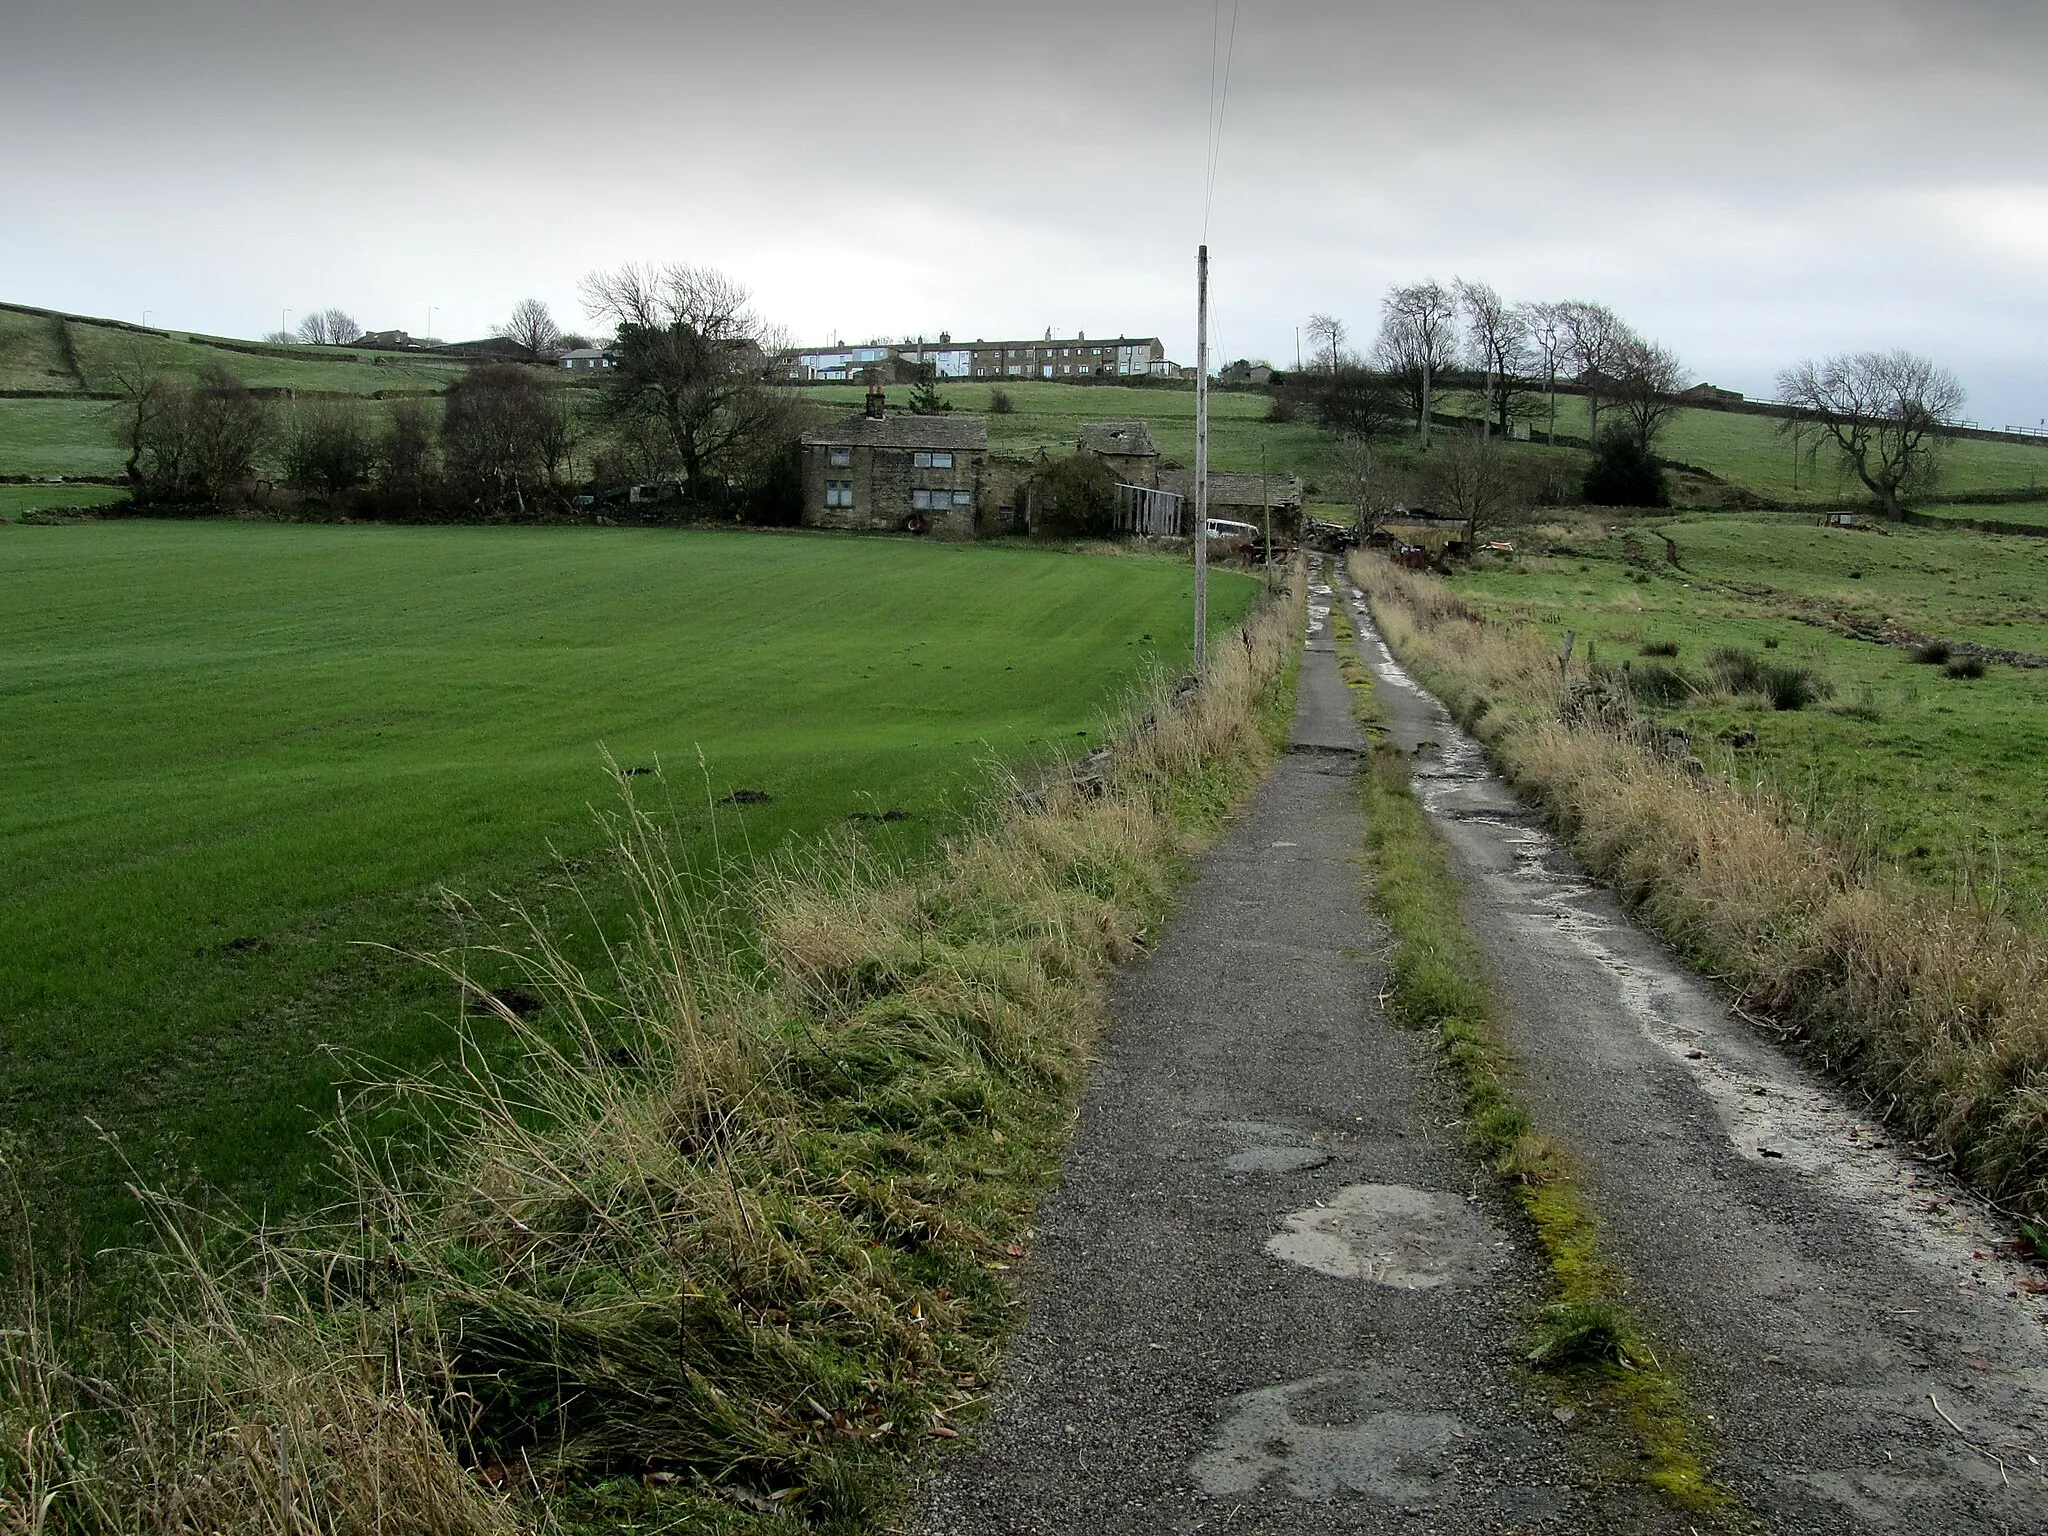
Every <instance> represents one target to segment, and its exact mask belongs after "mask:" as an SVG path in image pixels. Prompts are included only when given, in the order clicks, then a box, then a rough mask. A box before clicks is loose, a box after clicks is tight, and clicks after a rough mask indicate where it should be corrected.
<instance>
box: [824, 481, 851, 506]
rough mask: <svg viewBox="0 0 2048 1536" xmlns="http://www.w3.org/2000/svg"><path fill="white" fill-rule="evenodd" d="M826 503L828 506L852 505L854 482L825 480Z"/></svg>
mask: <svg viewBox="0 0 2048 1536" xmlns="http://www.w3.org/2000/svg"><path fill="white" fill-rule="evenodd" d="M825 505H826V506H828V507H850V506H852V505H853V482H852V481H851V480H827V481H826V482H825Z"/></svg>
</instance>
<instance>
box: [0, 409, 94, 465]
mask: <svg viewBox="0 0 2048 1536" xmlns="http://www.w3.org/2000/svg"><path fill="white" fill-rule="evenodd" d="M111 409H112V408H111V406H110V405H109V404H108V403H107V402H105V401H100V400H0V474H4V475H118V474H120V473H121V465H122V462H123V457H124V456H123V454H122V452H121V450H120V449H119V448H118V447H116V446H115V441H114V421H113V416H112V414H111Z"/></svg>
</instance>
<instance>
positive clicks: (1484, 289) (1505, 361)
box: [1452, 278, 1531, 436]
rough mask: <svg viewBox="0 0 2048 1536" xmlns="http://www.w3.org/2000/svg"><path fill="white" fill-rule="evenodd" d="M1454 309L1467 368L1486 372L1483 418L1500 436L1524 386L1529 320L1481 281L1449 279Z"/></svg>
mask: <svg viewBox="0 0 2048 1536" xmlns="http://www.w3.org/2000/svg"><path fill="white" fill-rule="evenodd" d="M1452 288H1453V290H1454V291H1455V293H1456V295H1457V299H1458V306H1459V308H1461V309H1463V310H1464V311H1465V346H1466V350H1467V352H1468V354H1469V356H1470V361H1471V363H1472V366H1473V368H1474V369H1475V370H1476V371H1477V372H1479V373H1483V374H1484V375H1486V403H1485V420H1486V423H1487V432H1488V434H1489V435H1490V434H1491V433H1492V431H1493V429H1494V428H1495V427H1498V428H1499V429H1500V432H1501V435H1502V436H1506V435H1507V430H1508V422H1509V421H1510V420H1511V419H1512V418H1513V416H1514V414H1515V400H1516V398H1517V397H1518V396H1519V395H1521V394H1523V393H1525V392H1526V391H1527V388H1528V382H1529V370H1530V361H1531V351H1530V346H1529V320H1528V317H1527V316H1526V315H1525V314H1524V313H1523V312H1522V311H1521V309H1519V308H1518V307H1516V306H1513V305H1510V304H1507V303H1505V302H1504V301H1503V300H1502V299H1501V296H1500V295H1499V294H1498V293H1496V292H1495V291H1494V290H1493V288H1492V286H1491V285H1490V284H1487V283H1468V282H1466V281H1465V280H1464V279H1463V278H1459V279H1458V280H1457V281H1456V282H1455V283H1453V284H1452Z"/></svg>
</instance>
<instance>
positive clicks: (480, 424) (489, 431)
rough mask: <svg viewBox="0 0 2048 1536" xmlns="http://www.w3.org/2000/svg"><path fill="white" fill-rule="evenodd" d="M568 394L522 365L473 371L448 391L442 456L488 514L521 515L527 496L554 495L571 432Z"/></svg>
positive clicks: (454, 476) (495, 365) (457, 480)
mask: <svg viewBox="0 0 2048 1536" xmlns="http://www.w3.org/2000/svg"><path fill="white" fill-rule="evenodd" d="M563 394H564V391H563V390H562V389H561V388H560V387H559V386H557V385H554V384H552V383H550V382H548V381H547V380H546V378H545V377H544V376H543V375H541V374H538V373H537V372H536V371H535V370H534V369H531V368H525V367H521V366H520V365H519V364H517V363H491V364H488V365H486V366H484V367H481V368H474V369H471V370H470V372H469V373H468V374H467V375H466V376H465V377H463V378H461V379H459V380H457V381H456V382H455V383H454V384H453V385H451V386H449V389H448V394H447V401H446V404H445V405H444V406H443V408H442V412H441V456H442V459H443V460H444V462H445V463H446V464H447V467H448V473H449V475H450V477H451V478H452V479H453V480H454V481H455V483H456V484H457V485H458V486H459V487H460V488H461V490H462V492H463V494H464V495H465V496H466V497H467V498H468V499H469V500H471V501H472V502H473V503H474V504H475V505H477V506H478V507H481V508H483V509H485V510H487V511H493V512H499V513H504V512H515V513H519V514H524V513H526V512H527V511H528V510H529V509H528V505H527V503H528V498H529V497H532V496H535V495H540V494H543V493H545V492H548V491H550V490H552V489H553V488H554V486H555V483H556V479H557V477H558V476H559V474H560V472H561V468H562V465H563V464H564V462H565V461H566V460H567V458H568V452H569V445H570V442H571V438H572V433H573V419H572V418H571V417H570V415H569V412H568V407H567V405H566V403H565V401H564V399H563Z"/></svg>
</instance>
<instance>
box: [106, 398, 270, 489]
mask: <svg viewBox="0 0 2048 1536" xmlns="http://www.w3.org/2000/svg"><path fill="white" fill-rule="evenodd" d="M116 378H117V380H120V381H121V389H122V402H121V414H120V417H119V427H120V434H121V440H122V444H123V446H124V447H125V448H126V449H127V450H128V479H129V483H130V485H131V486H132V487H133V491H134V495H135V499H136V500H137V501H139V502H152V501H154V502H170V503H201V502H210V501H217V500H220V499H221V498H223V497H226V496H229V495H232V494H233V493H234V492H236V491H237V490H238V489H240V488H241V487H242V486H243V485H244V484H246V482H247V481H248V479H249V477H250V476H251V474H252V473H254V469H255V462H256V455H257V453H258V452H259V451H260V450H261V449H262V447H263V444H264V442H265V441H266V440H267V438H268V436H269V430H270V422H269V417H268V416H267V414H266V413H265V411H264V409H263V404H262V402H261V401H259V400H258V399H257V398H256V397H255V396H254V395H252V394H251V393H250V392H249V390H248V388H247V386H245V385H244V384H243V383H242V381H241V380H240V379H238V378H237V377H235V375H234V374H232V373H230V372H228V370H227V369H225V368H222V367H220V366H218V365H217V364H209V365H208V366H207V367H205V368H202V369H201V370H200V371H199V377H198V379H197V380H196V381H195V382H193V383H191V384H185V383H182V382H179V381H175V380H171V379H168V378H165V377H164V376H162V375H161V374H156V373H154V372H152V371H151V370H150V369H149V368H148V366H147V365H146V364H140V363H138V364H137V365H136V366H135V367H134V368H133V369H132V370H131V371H130V372H129V373H128V374H127V376H126V377H125V378H123V377H122V373H121V370H120V369H117V370H116Z"/></svg>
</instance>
